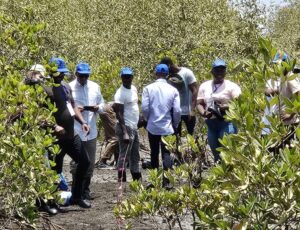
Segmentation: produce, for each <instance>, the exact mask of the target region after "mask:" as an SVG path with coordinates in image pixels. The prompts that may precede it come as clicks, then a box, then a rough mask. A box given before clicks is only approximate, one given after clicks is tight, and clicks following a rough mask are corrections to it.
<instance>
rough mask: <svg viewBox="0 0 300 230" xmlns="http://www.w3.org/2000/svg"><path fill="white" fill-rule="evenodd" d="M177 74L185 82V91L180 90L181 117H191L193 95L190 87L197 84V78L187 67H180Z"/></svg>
mask: <svg viewBox="0 0 300 230" xmlns="http://www.w3.org/2000/svg"><path fill="white" fill-rule="evenodd" d="M177 74H178V75H179V76H181V78H182V80H183V81H184V87H183V89H182V90H179V95H180V108H181V115H189V114H190V112H191V108H192V93H191V91H190V89H189V85H190V84H193V83H194V82H196V77H195V75H194V73H193V71H192V70H190V69H188V68H186V67H180V70H179V72H178V73H177Z"/></svg>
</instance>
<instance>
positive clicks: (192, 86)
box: [189, 82, 198, 110]
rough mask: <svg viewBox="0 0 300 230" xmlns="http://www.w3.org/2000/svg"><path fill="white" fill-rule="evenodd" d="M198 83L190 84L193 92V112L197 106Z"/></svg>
mask: <svg viewBox="0 0 300 230" xmlns="http://www.w3.org/2000/svg"><path fill="white" fill-rule="evenodd" d="M197 88H198V87H197V82H193V83H192V84H189V89H190V91H191V92H192V108H191V110H193V109H195V108H196V104H197Z"/></svg>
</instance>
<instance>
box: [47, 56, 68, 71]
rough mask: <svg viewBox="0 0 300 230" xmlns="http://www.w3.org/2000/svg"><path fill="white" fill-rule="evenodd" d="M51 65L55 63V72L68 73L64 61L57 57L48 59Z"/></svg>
mask: <svg viewBox="0 0 300 230" xmlns="http://www.w3.org/2000/svg"><path fill="white" fill-rule="evenodd" d="M51 63H55V64H56V65H57V72H60V73H67V72H69V70H68V68H67V66H66V63H65V61H64V59H62V58H57V57H52V58H51V59H50V64H51Z"/></svg>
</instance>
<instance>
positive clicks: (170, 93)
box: [142, 79, 181, 135]
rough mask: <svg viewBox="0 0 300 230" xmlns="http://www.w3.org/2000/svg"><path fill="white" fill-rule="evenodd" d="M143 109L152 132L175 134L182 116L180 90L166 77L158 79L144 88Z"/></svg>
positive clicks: (155, 133)
mask: <svg viewBox="0 0 300 230" xmlns="http://www.w3.org/2000/svg"><path fill="white" fill-rule="evenodd" d="M142 110H143V115H144V117H145V119H146V120H147V121H148V122H147V130H148V131H149V132H150V133H151V134H153V135H170V134H173V133H174V129H173V126H174V127H177V126H178V124H179V121H180V117H181V116H180V113H181V109H180V97H179V93H178V90H177V89H176V88H174V87H173V86H171V85H170V84H168V83H167V81H166V80H165V79H157V80H156V81H155V82H154V83H152V84H150V85H148V86H146V87H145V88H144V90H143V98H142Z"/></svg>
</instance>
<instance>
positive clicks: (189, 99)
mask: <svg viewBox="0 0 300 230" xmlns="http://www.w3.org/2000/svg"><path fill="white" fill-rule="evenodd" d="M160 63H161V64H166V65H167V66H168V68H169V75H170V76H169V77H168V82H169V83H171V85H173V86H174V87H175V88H176V89H177V90H178V92H179V95H180V108H181V119H180V122H179V125H178V129H177V132H178V134H179V136H181V129H182V128H181V127H182V122H184V123H185V125H186V129H187V132H188V134H190V135H193V133H194V129H195V125H196V116H195V113H194V110H195V108H196V102H197V89H198V86H197V80H196V77H195V75H194V73H193V71H192V70H190V69H189V68H186V67H180V66H177V65H176V64H174V62H173V61H172V59H171V58H169V57H164V58H163V59H161V61H160ZM173 79H174V80H173Z"/></svg>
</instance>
